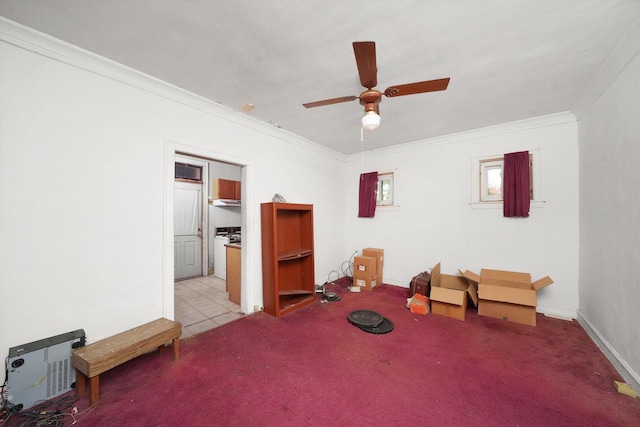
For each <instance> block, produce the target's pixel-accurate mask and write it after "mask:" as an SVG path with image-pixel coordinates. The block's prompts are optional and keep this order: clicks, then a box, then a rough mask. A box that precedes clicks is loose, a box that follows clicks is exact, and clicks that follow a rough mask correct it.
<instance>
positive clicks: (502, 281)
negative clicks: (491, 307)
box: [479, 268, 531, 289]
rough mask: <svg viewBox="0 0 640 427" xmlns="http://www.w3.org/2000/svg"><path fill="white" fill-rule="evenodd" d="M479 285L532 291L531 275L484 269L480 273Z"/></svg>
mask: <svg viewBox="0 0 640 427" xmlns="http://www.w3.org/2000/svg"><path fill="white" fill-rule="evenodd" d="M479 283H483V284H485V285H497V286H505V287H509V288H517V289H531V274H529V273H519V272H516V271H503V270H490V269H487V268H483V269H482V271H480V282H479Z"/></svg>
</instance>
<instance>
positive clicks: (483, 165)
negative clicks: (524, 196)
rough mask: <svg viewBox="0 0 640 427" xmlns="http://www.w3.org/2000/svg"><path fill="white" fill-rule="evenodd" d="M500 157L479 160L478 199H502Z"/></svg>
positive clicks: (501, 165)
mask: <svg viewBox="0 0 640 427" xmlns="http://www.w3.org/2000/svg"><path fill="white" fill-rule="evenodd" d="M503 166H504V160H503V159H502V158H495V159H487V160H480V201H481V202H493V201H499V200H502V167H503Z"/></svg>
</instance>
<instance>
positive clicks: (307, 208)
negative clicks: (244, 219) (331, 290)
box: [260, 202, 316, 317]
mask: <svg viewBox="0 0 640 427" xmlns="http://www.w3.org/2000/svg"><path fill="white" fill-rule="evenodd" d="M260 208H261V225H262V298H263V304H264V311H265V313H268V314H270V315H272V316H275V317H280V316H283V315H285V314H287V313H290V312H292V311H295V310H297V309H299V308H301V307H304V306H305V305H308V304H311V303H313V302H314V301H315V297H316V289H315V273H314V259H313V255H314V254H313V205H303V204H294V203H275V202H270V203H263V204H262V205H261V207H260Z"/></svg>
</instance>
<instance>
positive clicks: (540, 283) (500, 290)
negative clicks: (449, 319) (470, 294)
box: [470, 268, 553, 326]
mask: <svg viewBox="0 0 640 427" xmlns="http://www.w3.org/2000/svg"><path fill="white" fill-rule="evenodd" d="M470 274H471V275H473V273H471V272H470ZM476 276H477V275H476ZM479 277H480V278H479V284H478V296H479V298H480V300H479V303H478V314H479V315H481V316H489V317H495V318H497V319H503V320H509V321H512V322H517V323H523V324H525V325H530V326H536V305H537V299H536V291H538V290H540V289H542V288H544V287H545V286H549V285H550V284H552V283H553V280H551V278H550V277H549V276H545V277H543V278H542V279H539V280H536V281H535V282H531V274H529V273H520V272H515V271H504V270H490V269H485V268H483V269H482V270H481V272H480V276H479Z"/></svg>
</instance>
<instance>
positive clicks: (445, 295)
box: [430, 276, 467, 305]
mask: <svg viewBox="0 0 640 427" xmlns="http://www.w3.org/2000/svg"><path fill="white" fill-rule="evenodd" d="M432 277H433V276H432ZM430 297H431V301H438V302H443V303H446V304H453V305H463V304H464V301H465V298H466V297H467V293H466V292H464V291H460V290H457V289H447V288H439V287H433V286H432V287H431V294H430Z"/></svg>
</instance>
